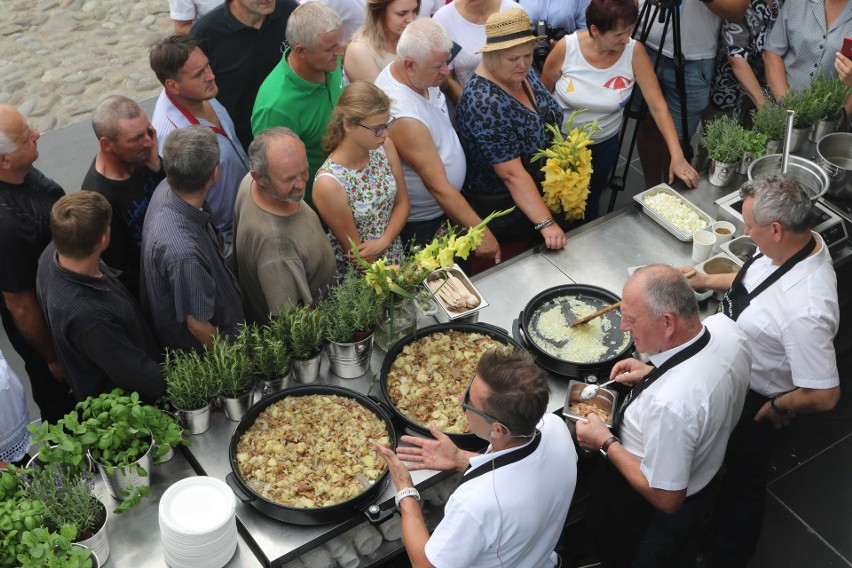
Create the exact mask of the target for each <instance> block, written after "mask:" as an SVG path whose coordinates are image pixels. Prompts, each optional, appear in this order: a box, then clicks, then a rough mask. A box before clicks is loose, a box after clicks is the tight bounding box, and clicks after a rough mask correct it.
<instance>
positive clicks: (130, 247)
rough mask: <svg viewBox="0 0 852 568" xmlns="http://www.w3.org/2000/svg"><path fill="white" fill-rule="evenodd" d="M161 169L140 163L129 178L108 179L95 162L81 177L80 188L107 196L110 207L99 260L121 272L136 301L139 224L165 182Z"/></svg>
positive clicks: (140, 246)
mask: <svg viewBox="0 0 852 568" xmlns="http://www.w3.org/2000/svg"><path fill="white" fill-rule="evenodd" d="M165 177H166V173H165V170H164V168H160V171H159V172H153V171H151V170H150V169H148V166H146V165H144V164H139V165H138V166H136V169H135V170H134V171H133V175H131V176H130V177H129V178H128V179H125V180H112V179H107V178H106V177H104V176H103V175H101V174H100V173H98V171H97V170H96V169H95V160H92V165H91V166H89V171H88V172H87V173H86V177H85V178H83V185H82V189H86V190H89V191H95V192H97V193H100V194H101V195H103V196H104V197H106V199H107V201H109V204H110V205H111V206H112V223H111V224H110V229H111V230H110V242H109V247H107V249H106V250H105V251H104V252H103V254H102V255H101V259H102V260H103V261H104V262H105V263H106V264H107V265H108V266H109V267H111V268H115V269H117V270H120V271H121V276H120V277H119V279H120V280H121V283H122V284H124V285H125V286H126V287H127V289H128V290H130V292H131V293H132V294H133V296H134V297H135V298H139V251H140V250H141V249H142V224H143V222H144V221H145V212H146V211H147V210H148V203H149V202H150V201H151V195H152V194H153V193H154V190H155V189H156V188H157V185H158V184H159V183H160V182H161V181H163V179H165Z"/></svg>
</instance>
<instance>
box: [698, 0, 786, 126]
mask: <svg viewBox="0 0 852 568" xmlns="http://www.w3.org/2000/svg"><path fill="white" fill-rule="evenodd" d="M780 2H781V0H775V1H774V2H773V3H772V6H771V7H770V6H768V5H767V3H766V0H751V3H750V4H749V7H748V9H747V10H746V13H745V16H744V17H743V19H742V20H737V21H731V20H722V29H721V32H720V33H721V37H722V40H723V41H720V43H719V52H718V53H717V54H716V69H715V71H714V73H713V85H712V91H711V95H710V100H711V101H712V103H713V105H714V106H715V107H716V108H719V109H721V110H729V109H732V108H735V107H736V108H737V109H739V106H740V100H741V99H742V97H744V96H745V97H747V96H748V95H747V94H746V92H745V91H744V90H743V88H742V87H741V86H740V82H739V80H737V78H736V76H735V75H734V70H733V68H732V67H731V63H730V62H729V61H728V56H729V55H730V56H731V57H740V58H742V59H745V60H746V61H748V63H749V65H751V68H752V69H753V70H754V75H755V77H757V80H758V81H759V82H760V84H761V85H765V84H766V80H765V78H764V69H763V58H762V57H761V55H760V52H761V51H763V46H764V44H765V43H766V36H767V35H769V30H771V29H772V24H773V23H775V19H776V18H777V17H778V7H779V4H780Z"/></svg>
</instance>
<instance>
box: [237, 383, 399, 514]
mask: <svg viewBox="0 0 852 568" xmlns="http://www.w3.org/2000/svg"><path fill="white" fill-rule="evenodd" d="M396 440H397V437H396V431H395V430H394V426H393V423H392V421H391V418H390V416H389V415H388V414H387V412H385V411H384V410H383V409H382V408H381V407H380V406H379V405H378V404H377V403H376V402H374V401H373V400H371V399H369V398H367V397H366V396H364V395H362V394H360V393H357V392H355V391H353V390H350V389H347V388H343V387H336V386H327V385H315V386H304V387H294V388H289V389H285V390H283V391H280V392H277V393H275V394H273V395H272V396H270V397H268V398H265V399H263V400H262V401H260V402H259V403H257V404H255V405H254V406H252V407H251V408H250V409H249V411H248V413H247V414H246V416H245V417H244V418H243V419H242V421H240V423H239V425H237V429H236V431H235V432H234V436H233V438H232V439H231V444H230V448H229V454H228V455H229V460H230V465H231V473H230V474H228V476H227V478H226V481H227V482H228V485H229V486H230V487H231V489H232V490H233V491H234V493H235V494H236V496H237V498H239V499H240V500H241V501H243V502H245V503H250V504H251V505H252V506H253V507H255V508H256V509H257V510H259V511H260V512H262V513H264V514H266V515H268V516H270V517H272V518H275V519H278V520H280V521H284V522H287V523H293V524H297V525H321V524H325V523H335V522H340V521H343V520H346V519H348V518H350V517H352V516H353V515H356V514H359V513H360V512H361V511H364V510H366V509H367V508H368V507H369V506H370V505H371V504H373V502H375V500H376V498H377V497H378V496H379V495H380V494H381V492H382V491H383V490H384V488H385V486H386V485H387V483H388V479H389V475H388V470H387V466H386V465H385V462H384V460H383V459H382V457H381V456H380V455H379V454H378V453H377V452H376V451H375V450H374V449H373V446H372V444H370V442H371V441H376V442H379V443H381V444H384V445H385V446H388V447H390V448H395V447H396Z"/></svg>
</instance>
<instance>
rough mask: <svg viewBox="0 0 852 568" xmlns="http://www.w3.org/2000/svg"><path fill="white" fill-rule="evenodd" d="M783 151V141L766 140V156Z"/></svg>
mask: <svg viewBox="0 0 852 568" xmlns="http://www.w3.org/2000/svg"><path fill="white" fill-rule="evenodd" d="M783 149H784V141H783V140H767V141H766V153H767V154H780V153H781V150H783Z"/></svg>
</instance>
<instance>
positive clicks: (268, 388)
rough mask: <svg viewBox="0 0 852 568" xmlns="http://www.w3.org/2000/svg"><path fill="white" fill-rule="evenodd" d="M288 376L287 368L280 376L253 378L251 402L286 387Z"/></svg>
mask: <svg viewBox="0 0 852 568" xmlns="http://www.w3.org/2000/svg"><path fill="white" fill-rule="evenodd" d="M288 378H290V369H289V368H287V370H286V371H285V372H284V374H283V375H281V376H280V377H256V378H255V380H254V396H253V397H252V404H257V403H258V402H260V401H261V400H263V399H264V398H266V397H268V396H270V395H273V394H275V393H277V392H278V391H280V390H284V389H285V388H287V379H288Z"/></svg>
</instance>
